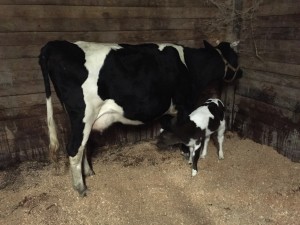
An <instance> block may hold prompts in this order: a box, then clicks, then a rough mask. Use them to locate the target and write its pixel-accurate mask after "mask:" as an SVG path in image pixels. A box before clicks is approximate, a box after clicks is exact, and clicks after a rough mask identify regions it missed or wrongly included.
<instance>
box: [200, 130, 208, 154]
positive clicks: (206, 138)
mask: <svg viewBox="0 0 300 225" xmlns="http://www.w3.org/2000/svg"><path fill="white" fill-rule="evenodd" d="M209 140H210V135H208V136H206V137H205V141H204V147H203V150H202V153H201V155H200V158H201V159H204V158H205V156H206V155H207V146H208V142H209Z"/></svg>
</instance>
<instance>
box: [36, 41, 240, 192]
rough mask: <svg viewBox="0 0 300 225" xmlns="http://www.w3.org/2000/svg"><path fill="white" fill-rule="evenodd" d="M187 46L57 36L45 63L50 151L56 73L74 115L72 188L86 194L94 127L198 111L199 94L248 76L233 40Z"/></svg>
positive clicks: (63, 98)
mask: <svg viewBox="0 0 300 225" xmlns="http://www.w3.org/2000/svg"><path fill="white" fill-rule="evenodd" d="M204 45H205V48H199V49H195V48H187V47H183V46H180V45H174V44H140V45H129V44H100V43H91V42H83V41H79V42H75V43H70V42H68V41H51V42H49V43H47V44H46V45H45V46H44V47H43V48H42V49H41V53H40V56H39V64H40V66H41V70H42V73H43V77H44V82H45V89H46V100H47V121H48V128H49V137H50V153H51V152H52V155H53V154H55V152H57V149H58V147H59V143H58V139H57V133H56V128H55V122H54V119H53V109H52V101H51V89H50V81H49V80H50V79H51V81H52V83H53V86H54V88H55V91H56V94H57V96H58V98H59V100H60V101H61V103H62V105H63V106H64V108H65V109H66V111H67V113H68V116H69V118H70V124H71V137H70V140H69V142H68V145H67V153H68V155H69V160H70V166H71V172H72V179H73V186H74V188H75V189H76V190H77V191H78V192H79V194H80V195H85V192H86V186H85V184H84V181H83V175H85V176H87V175H91V174H93V171H92V169H91V167H90V165H89V164H88V161H87V159H86V153H85V146H86V143H87V141H88V138H89V135H90V132H91V130H92V129H94V130H98V131H100V132H103V131H104V130H105V129H106V128H108V127H109V126H110V125H111V124H113V123H115V122H120V123H123V124H130V125H139V124H144V123H147V122H149V121H152V120H154V119H157V118H159V117H160V116H162V115H164V114H176V112H177V111H178V112H181V111H186V112H191V111H192V110H193V109H194V105H195V102H196V101H197V98H198V96H199V92H200V91H201V90H203V89H205V87H207V85H208V84H209V83H211V82H213V81H222V80H226V81H232V80H235V79H238V78H240V77H241V76H242V70H241V69H240V68H239V66H238V57H237V54H236V53H235V51H234V50H233V48H232V47H233V46H234V45H236V42H234V43H231V44H230V43H228V42H221V43H220V44H218V46H216V47H213V46H212V45H210V44H209V43H208V42H206V41H204Z"/></svg>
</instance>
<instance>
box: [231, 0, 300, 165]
mask: <svg viewBox="0 0 300 225" xmlns="http://www.w3.org/2000/svg"><path fill="white" fill-rule="evenodd" d="M250 3H251V1H246V0H245V1H244V6H243V7H244V8H247V7H249V4H250ZM299 36H300V2H299V1H295V0H294V1H280V0H276V1H264V2H263V4H262V5H260V6H259V7H258V9H257V11H255V12H254V14H253V18H252V20H247V21H244V23H243V27H242V32H241V40H242V43H241V46H240V49H239V50H240V55H241V65H242V67H243V69H244V78H243V79H241V80H240V82H239V85H238V87H237V89H236V92H235V105H234V109H233V112H232V113H233V117H234V122H233V129H235V130H237V131H238V132H239V133H240V134H241V135H242V136H244V137H248V138H251V139H253V140H255V141H257V142H259V143H262V144H266V145H270V146H273V147H274V148H275V149H277V150H278V152H279V153H281V154H283V155H285V156H287V157H288V158H290V159H291V160H293V161H300V64H299V62H300V38H299Z"/></svg>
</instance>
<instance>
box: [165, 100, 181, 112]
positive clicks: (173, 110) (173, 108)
mask: <svg viewBox="0 0 300 225" xmlns="http://www.w3.org/2000/svg"><path fill="white" fill-rule="evenodd" d="M175 107H176V106H175V105H174V104H173V100H172V99H171V104H170V107H169V109H168V110H167V111H166V112H165V113H164V114H168V115H172V116H176V115H177V113H178V111H177V109H176V108H175Z"/></svg>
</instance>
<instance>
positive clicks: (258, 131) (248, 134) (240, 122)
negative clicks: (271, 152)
mask: <svg viewBox="0 0 300 225" xmlns="http://www.w3.org/2000/svg"><path fill="white" fill-rule="evenodd" d="M234 126H235V130H236V131H237V132H238V133H239V135H240V136H242V137H245V138H249V139H251V140H253V141H255V142H258V143H260V144H265V145H268V146H272V147H274V148H275V149H276V150H277V151H278V152H279V153H280V154H282V155H284V156H286V157H287V158H289V159H291V160H292V161H294V162H300V151H299V149H300V143H299V140H300V136H299V133H300V132H299V130H297V129H289V128H288V126H287V125H286V124H284V123H282V124H281V127H282V128H274V127H273V126H272V125H269V124H265V123H263V122H261V121H256V120H255V119H249V118H248V117H243V116H240V115H237V119H236V121H235V125H234ZM283 128H285V129H283Z"/></svg>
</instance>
